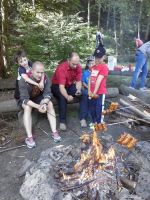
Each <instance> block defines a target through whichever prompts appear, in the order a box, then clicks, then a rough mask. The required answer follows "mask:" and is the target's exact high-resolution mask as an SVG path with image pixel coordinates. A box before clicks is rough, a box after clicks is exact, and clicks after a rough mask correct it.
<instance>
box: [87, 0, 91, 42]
mask: <svg viewBox="0 0 150 200" xmlns="http://www.w3.org/2000/svg"><path fill="white" fill-rule="evenodd" d="M90 3H91V0H88V16H87V22H88V23H87V25H88V41H89V40H90V18H91V13H90Z"/></svg>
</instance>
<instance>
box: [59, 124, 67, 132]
mask: <svg viewBox="0 0 150 200" xmlns="http://www.w3.org/2000/svg"><path fill="white" fill-rule="evenodd" d="M66 129H67V126H66V124H64V123H60V130H62V131H66Z"/></svg>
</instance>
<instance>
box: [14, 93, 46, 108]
mask: <svg viewBox="0 0 150 200" xmlns="http://www.w3.org/2000/svg"><path fill="white" fill-rule="evenodd" d="M43 99H44V97H43V95H39V96H37V97H34V98H32V99H30V100H31V101H33V102H34V103H36V104H40V103H41V101H42V100H43ZM17 104H18V107H19V108H22V102H21V101H20V99H19V100H17Z"/></svg>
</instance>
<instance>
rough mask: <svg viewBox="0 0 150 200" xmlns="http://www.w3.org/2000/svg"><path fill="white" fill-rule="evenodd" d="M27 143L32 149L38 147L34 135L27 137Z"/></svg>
mask: <svg viewBox="0 0 150 200" xmlns="http://www.w3.org/2000/svg"><path fill="white" fill-rule="evenodd" d="M25 143H26V145H27V147H28V148H30V149H32V148H33V147H36V144H35V142H34V140H33V137H28V138H26V139H25Z"/></svg>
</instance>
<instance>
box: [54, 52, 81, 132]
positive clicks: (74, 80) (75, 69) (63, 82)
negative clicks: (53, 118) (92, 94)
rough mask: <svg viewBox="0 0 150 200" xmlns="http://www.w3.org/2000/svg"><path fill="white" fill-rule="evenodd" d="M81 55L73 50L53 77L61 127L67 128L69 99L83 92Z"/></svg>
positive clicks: (62, 128)
mask: <svg viewBox="0 0 150 200" xmlns="http://www.w3.org/2000/svg"><path fill="white" fill-rule="evenodd" d="M79 63H80V58H79V55H78V54H77V53H75V52H72V53H71V54H70V55H69V59H68V60H67V61H65V62H63V63H61V64H59V65H58V66H57V68H56V71H55V73H54V75H53V77H52V87H51V90H52V93H53V95H54V96H55V97H56V98H57V100H58V106H59V118H60V129H61V130H66V111H67V101H68V102H70V101H72V100H73V98H74V96H78V95H80V94H81V77H82V68H81V66H80V64H79Z"/></svg>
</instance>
